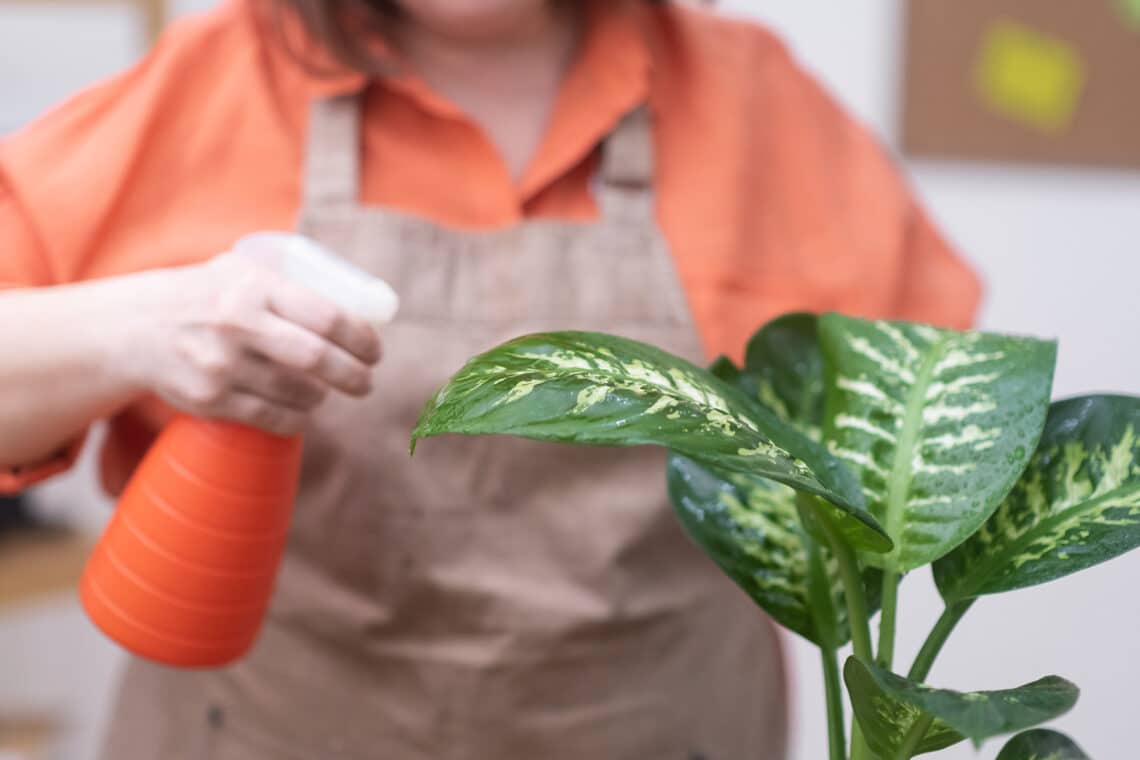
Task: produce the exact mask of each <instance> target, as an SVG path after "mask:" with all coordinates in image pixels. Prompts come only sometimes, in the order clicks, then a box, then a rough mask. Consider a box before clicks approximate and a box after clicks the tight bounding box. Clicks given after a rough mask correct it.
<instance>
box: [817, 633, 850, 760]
mask: <svg viewBox="0 0 1140 760" xmlns="http://www.w3.org/2000/svg"><path fill="white" fill-rule="evenodd" d="M819 652H820V654H821V655H822V657H823V684H824V687H825V688H826V690H827V738H828V748H829V749H830V753H829V755H828V757H829V758H830V760H847V754H846V753H847V738H846V736H845V735H844V734H845V731H844V725H843V688H842V686H841V685H840V683H839V657H838V655H837V652H836V650H834V649H828V648H827V647H822V646H821V647H820V648H819Z"/></svg>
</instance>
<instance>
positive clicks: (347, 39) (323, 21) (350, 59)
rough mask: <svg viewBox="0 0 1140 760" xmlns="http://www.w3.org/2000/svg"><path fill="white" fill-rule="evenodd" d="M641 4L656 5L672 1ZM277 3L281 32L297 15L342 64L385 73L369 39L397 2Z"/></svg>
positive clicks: (395, 14)
mask: <svg viewBox="0 0 1140 760" xmlns="http://www.w3.org/2000/svg"><path fill="white" fill-rule="evenodd" d="M640 1H641V2H647V3H650V4H653V5H658V4H664V3H666V2H668V0H640ZM569 2H581V0H569ZM273 3H274V15H275V17H276V19H277V21H278V24H277V26H278V29H279V30H280V28H281V26H280V20H281V16H282V14H283V13H288V14H293V15H295V16H296V17H297V19H298V20H299V21H300V22H301V24H302V26H304V28H305V32H306V33H307V34H308V35H309V36H310V37H311V38H312V39H313V40H314V41H316V42H318V43H320V45H321V46H322V47H324V49H325V50H327V51H328V52H329V54H331V55H332V57H333V59H334V60H336V61H337V62H338V63H340V64H343V65H345V66H348V67H349V68H351V69H355V70H357V71H363V72H365V73H381V72H382V71H383V67H382V65H381V64H380V62H378V61H377V60H376V57H375V56H374V55H373V54H372V53H371V52H370V51H369V47H368V40H369V39H374V38H375V37H376V36H377V35H383V34H384V30H385V28H387V27H388V26H390V25H391V23H392V22H393V21H395V20H397V19H398V18H399V17H400V12H401V11H400V6H399V3H397V2H396V1H395V0H273ZM283 40H284V38H283ZM284 42H285V44H286V46H287V47H289V49H290V52H292V53H293V54H294V55H295V57H298V58H299V59H300V60H301V62H302V63H303V64H305V65H307V66H309V67H310V68H311V65H310V62H307V61H304V59H303V58H301V57H300V56H297V55H296V50H294V49H293V48H292V47H291V46H290V41H289V40H284Z"/></svg>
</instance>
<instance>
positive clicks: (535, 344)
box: [413, 332, 883, 549]
mask: <svg viewBox="0 0 1140 760" xmlns="http://www.w3.org/2000/svg"><path fill="white" fill-rule="evenodd" d="M445 433H460V434H468V435H472V434H507V435H518V436H523V437H527V438H535V439H542V440H551V441H564V442H572V443H585V444H594V445H607V446H637V445H646V444H651V445H658V446H665V447H667V448H670V449H672V450H674V451H677V452H679V453H681V454H684V455H686V456H688V457H690V458H692V459H694V460H697V461H701V462H705V463H708V464H710V465H713V466H715V467H717V468H718V469H721V470H731V471H736V472H744V473H749V474H753V475H756V476H759V477H765V478H770V479H772V480H775V481H777V482H780V483H785V484H787V485H790V486H792V487H793V488H796V489H800V490H803V491H806V492H809V493H814V494H817V495H819V496H821V497H823V498H824V499H827V500H828V501H829V502H831V503H832V504H834V505H837V506H838V507H839V508H840V509H842V510H846V511H847V512H849V513H850V514H852V515H854V516H855V517H856V519H857V520H862V521H863V524H864V527H865V531H866V533H867V534H868V535H870V536H872V538H869V539H867V540H866V541H864V542H863V543H862V544H860V546H863V545H866V546H869V547H872V549H873V547H874V546H877V545H881V543H882V540H883V539H882V536H881V534H880V533H879V532H878V531H879V529H878V526H877V525H876V524H875V522H874V520H873V519H871V518H870V517H869V515H867V513H866V511H865V510H864V509H862V500H863V499H862V494H861V492H860V490H859V486H858V483H857V482H855V479H854V476H853V475H852V474H851V473H850V471H848V470H847V468H845V467H844V466H843V465H841V464H840V463H838V462H837V461H836V460H835V459H834V458H833V457H832V456H831V455H829V454H828V453H827V451H826V450H825V449H824V448H823V447H822V446H821V445H819V444H817V443H815V442H813V441H812V440H810V439H809V438H808V437H807V436H805V435H803V434H802V433H800V432H798V431H797V430H795V429H794V428H792V427H791V426H789V425H788V424H787V423H785V422H783V421H781V420H780V419H779V418H778V417H776V416H775V415H774V414H772V413H771V412H769V411H768V410H767V409H765V408H763V407H761V406H759V405H757V404H754V403H752V402H751V400H749V399H748V398H747V397H745V396H744V394H742V393H741V392H740V391H738V390H737V389H735V388H733V387H732V386H730V385H728V384H726V383H724V382H723V381H721V380H719V379H718V378H716V377H715V376H714V375H713V374H712V373H710V372H708V371H707V370H704V369H701V368H700V367H697V366H695V365H693V364H691V363H690V362H687V361H685V360H683V359H680V358H678V357H676V356H673V355H671V354H668V353H666V352H664V351H661V350H660V349H657V348H654V347H652V346H648V345H646V344H644V343H639V342H637V341H633V340H629V339H626V338H619V337H616V336H611V335H601V334H596V333H580V332H560V333H547V334H540V335H531V336H527V337H524V338H519V339H517V340H514V341H511V342H509V343H507V344H504V345H502V346H499V347H498V348H495V349H492V350H491V351H489V352H487V353H485V354H482V355H481V356H477V357H475V358H474V359H472V360H470V361H469V362H468V363H467V364H466V365H465V366H464V367H463V368H462V369H461V370H460V371H459V372H458V373H457V374H456V375H455V376H454V377H453V378H452V379H451V380H450V381H449V382H448V384H447V385H446V386H445V387H444V388H443V389H441V390H440V391H439V392H438V393H437V394H436V396H435V397H434V398H433V399H432V400H431V401H430V402H429V403H428V405H427V407H426V409H425V410H424V413H423V415H422V416H421V418H420V421H419V424H418V425H417V426H416V429H415V431H414V433H413V448H414V441H415V440H417V439H419V438H426V437H429V436H434V435H441V434H445Z"/></svg>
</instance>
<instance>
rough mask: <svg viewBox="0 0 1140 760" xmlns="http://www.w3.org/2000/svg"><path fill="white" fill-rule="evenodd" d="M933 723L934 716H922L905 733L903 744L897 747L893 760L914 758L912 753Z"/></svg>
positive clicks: (915, 750) (916, 749)
mask: <svg viewBox="0 0 1140 760" xmlns="http://www.w3.org/2000/svg"><path fill="white" fill-rule="evenodd" d="M933 723H934V716H933V715H931V714H930V713H927V714H925V715H923V716H922V717H921V718H919V719H918V720H917V721H915V723H914V725H913V726H911V727H910V731H907V734H906V736H905V737H903V742H902V744H901V745H900V746H899V751H898V752H896V753H895V760H910V759H911V758H912V757H914V753H915V752H917V751H918V745H919V744H921V743H922V740H923V739H924V738H925V737H926V732H927V731H929V730H930V726H931V724H933Z"/></svg>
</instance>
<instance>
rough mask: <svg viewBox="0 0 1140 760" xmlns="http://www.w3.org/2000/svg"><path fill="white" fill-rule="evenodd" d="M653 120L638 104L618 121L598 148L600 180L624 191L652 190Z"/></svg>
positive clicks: (647, 111)
mask: <svg viewBox="0 0 1140 760" xmlns="http://www.w3.org/2000/svg"><path fill="white" fill-rule="evenodd" d="M654 164H655V161H654V156H653V121H652V118H651V117H650V115H649V106H646V105H641V106H638V107H637V108H636V109H634V110H633V111H630V112H629V113H628V114H626V115H625V117H623V118H622V120H621V121H620V122H618V125H617V127H616V128H615V129H614V131H613V132H611V133H610V136H609V137H607V138H606V141H605V144H604V146H603V148H602V165H601V179H602V182H604V183H605V184H607V185H611V186H613V187H616V188H621V189H625V190H633V189H647V188H651V187H653V178H654V173H655V172H654V168H655V167H654Z"/></svg>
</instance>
